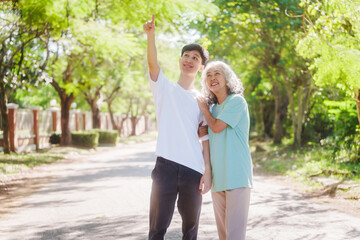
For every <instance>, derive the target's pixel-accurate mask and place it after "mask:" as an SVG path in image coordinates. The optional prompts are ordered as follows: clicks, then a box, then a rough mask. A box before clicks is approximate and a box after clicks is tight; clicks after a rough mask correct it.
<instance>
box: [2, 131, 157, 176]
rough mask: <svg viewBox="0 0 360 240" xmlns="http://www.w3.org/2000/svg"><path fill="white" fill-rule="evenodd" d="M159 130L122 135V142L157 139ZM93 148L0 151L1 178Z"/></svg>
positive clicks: (56, 146) (57, 147)
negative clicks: (137, 134) (5, 152)
mask: <svg viewBox="0 0 360 240" xmlns="http://www.w3.org/2000/svg"><path fill="white" fill-rule="evenodd" d="M156 137H157V132H149V133H145V134H142V135H139V136H130V137H121V138H119V139H118V142H119V143H120V144H130V143H139V142H146V141H152V140H156ZM90 150H91V149H88V148H80V147H60V146H58V145H55V146H53V147H51V148H46V149H42V150H39V151H34V152H27V153H18V154H17V153H12V154H4V153H0V180H1V178H3V177H4V176H5V177H6V176H13V175H16V174H18V173H20V172H22V171H26V170H29V169H31V168H34V167H36V166H40V165H44V164H52V163H55V162H57V161H59V160H62V159H65V158H66V157H67V156H68V155H71V154H73V153H86V152H88V151H90Z"/></svg>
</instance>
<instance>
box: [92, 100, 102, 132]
mask: <svg viewBox="0 0 360 240" xmlns="http://www.w3.org/2000/svg"><path fill="white" fill-rule="evenodd" d="M90 106H91V113H92V126H93V128H100V109H99V106H98V105H97V103H96V102H95V100H93V103H92V104H90Z"/></svg>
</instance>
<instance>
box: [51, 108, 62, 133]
mask: <svg viewBox="0 0 360 240" xmlns="http://www.w3.org/2000/svg"><path fill="white" fill-rule="evenodd" d="M48 111H51V119H52V130H53V132H56V130H57V117H58V112H59V111H60V109H59V108H56V107H52V108H48Z"/></svg>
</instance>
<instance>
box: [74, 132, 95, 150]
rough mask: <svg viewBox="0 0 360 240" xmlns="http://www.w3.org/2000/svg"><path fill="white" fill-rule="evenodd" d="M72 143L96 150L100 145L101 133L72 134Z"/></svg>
mask: <svg viewBox="0 0 360 240" xmlns="http://www.w3.org/2000/svg"><path fill="white" fill-rule="evenodd" d="M71 142H72V144H74V145H76V146H81V147H89V148H94V147H96V146H97V145H99V133H97V132H96V131H85V132H72V133H71Z"/></svg>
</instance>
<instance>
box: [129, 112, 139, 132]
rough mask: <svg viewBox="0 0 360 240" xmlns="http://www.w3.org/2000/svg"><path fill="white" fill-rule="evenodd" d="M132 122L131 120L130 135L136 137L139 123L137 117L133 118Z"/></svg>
mask: <svg viewBox="0 0 360 240" xmlns="http://www.w3.org/2000/svg"><path fill="white" fill-rule="evenodd" d="M130 120H131V133H130V136H135V135H136V123H137V122H138V121H137V117H133V116H131V117H130Z"/></svg>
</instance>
